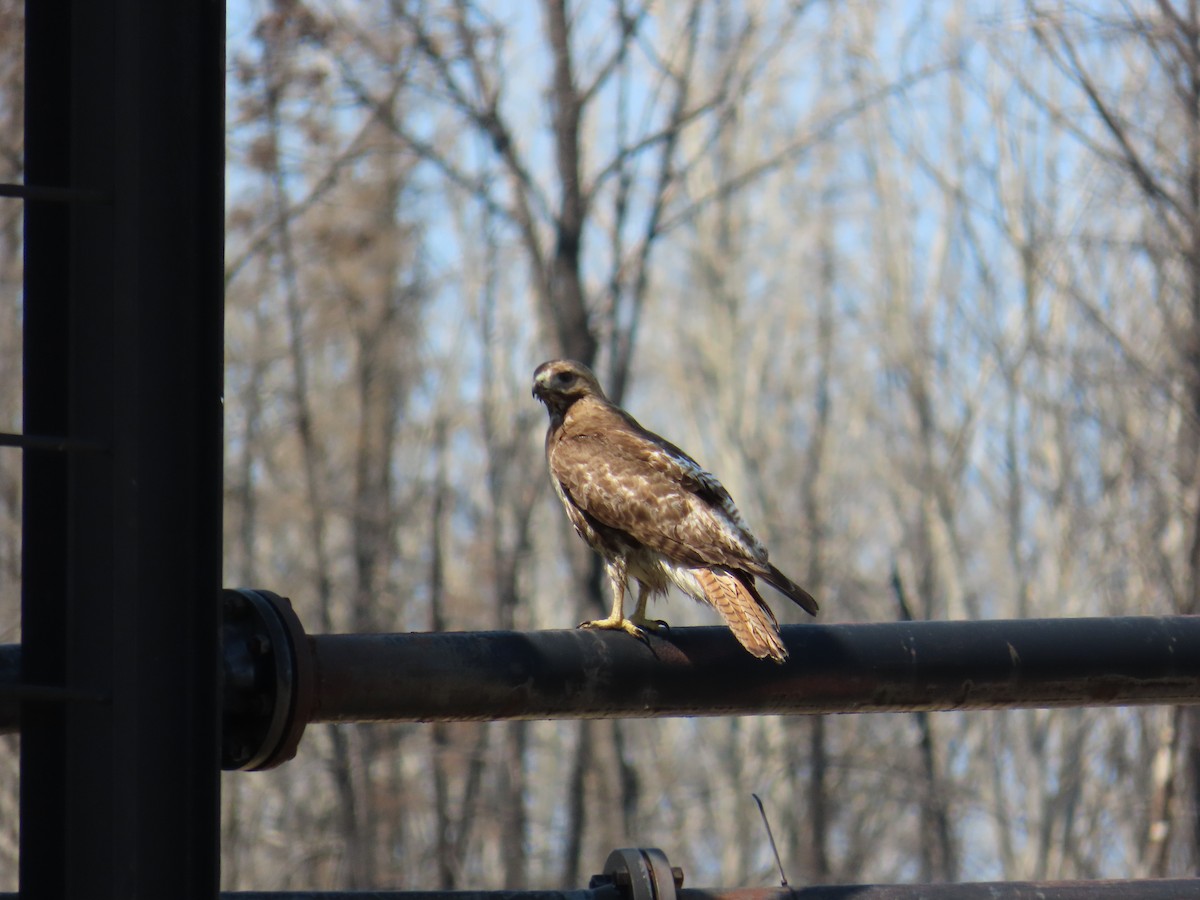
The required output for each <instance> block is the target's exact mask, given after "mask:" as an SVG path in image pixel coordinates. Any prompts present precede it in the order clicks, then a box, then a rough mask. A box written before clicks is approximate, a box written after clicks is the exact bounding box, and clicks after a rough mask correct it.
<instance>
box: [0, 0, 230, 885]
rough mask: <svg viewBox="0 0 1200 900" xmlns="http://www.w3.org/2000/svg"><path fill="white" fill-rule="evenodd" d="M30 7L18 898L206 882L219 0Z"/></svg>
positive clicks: (213, 804)
mask: <svg viewBox="0 0 1200 900" xmlns="http://www.w3.org/2000/svg"><path fill="white" fill-rule="evenodd" d="M26 14H27V18H26V51H27V52H26V84H27V90H26V110H27V112H26V117H27V118H26V161H27V168H26V180H27V183H28V184H29V185H30V186H31V190H28V191H23V192H22V193H23V195H24V197H25V200H24V202H25V204H26V207H25V251H26V255H25V278H26V281H25V297H24V310H25V342H24V358H25V377H24V391H25V395H24V410H25V421H24V431H25V434H26V435H27V436H29V439H28V440H26V441H24V442H22V443H21V444H20V445H21V446H23V447H26V449H25V450H24V451H23V452H24V454H25V456H24V476H23V477H24V491H23V495H24V525H23V528H24V532H23V550H24V560H23V572H22V577H23V588H22V625H23V636H24V646H23V660H22V685H21V687H20V690H19V695H20V697H21V700H22V709H21V716H22V741H21V856H20V879H21V896H22V897H25V898H33V897H54V898H62V897H66V898H71V897H111V898H116V897H151V896H156V897H177V898H201V897H209V898H211V897H215V896H216V894H217V886H218V866H219V855H218V836H219V831H218V823H219V816H218V810H219V765H218V763H219V753H218V748H219V729H220V720H219V709H218V702H217V688H218V679H219V673H220V669H219V654H218V641H219V627H220V626H219V591H220V527H221V514H220V503H221V468H220V467H221V426H222V412H221V365H222V352H221V346H222V344H221V340H222V313H221V309H222V300H221V296H222V289H223V287H222V264H221V260H222V245H223V221H222V219H223V177H224V176H223V158H224V153H223V132H224V129H223V85H224V60H223V55H224V49H223V48H224V2H223V0H181V2H171V3H162V2H159V0H74V2H65V3H53V4H47V3H39V2H30V3H28V4H27V9H26ZM6 202H16V201H6Z"/></svg>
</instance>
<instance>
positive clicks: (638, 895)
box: [589, 847, 683, 900]
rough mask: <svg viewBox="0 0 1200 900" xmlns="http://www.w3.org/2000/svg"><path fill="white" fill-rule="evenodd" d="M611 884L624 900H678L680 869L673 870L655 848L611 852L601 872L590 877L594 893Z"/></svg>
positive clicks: (676, 867)
mask: <svg viewBox="0 0 1200 900" xmlns="http://www.w3.org/2000/svg"><path fill="white" fill-rule="evenodd" d="M605 884H611V885H614V886H615V887H616V888H617V889H618V890H619V891H620V892H621V895H622V897H623V898H624V900H677V897H678V894H677V891H678V890H679V888H681V887H683V870H682V869H680V868H679V867H678V866H675V867H672V865H671V864H670V863H669V862H668V861H667V855H666V854H665V853H663V852H662V851H661V850H659V849H658V848H657V847H629V848H625V849H621V850H614V851H613V852H612V853H610V854H608V859H607V860H605V862H604V872H603V874H601V875H595V876H593V877H592V881H591V884H590V885H589V887H591V888H592V889H593V890H594V889H596V888H597V887H600V886H601V885H605Z"/></svg>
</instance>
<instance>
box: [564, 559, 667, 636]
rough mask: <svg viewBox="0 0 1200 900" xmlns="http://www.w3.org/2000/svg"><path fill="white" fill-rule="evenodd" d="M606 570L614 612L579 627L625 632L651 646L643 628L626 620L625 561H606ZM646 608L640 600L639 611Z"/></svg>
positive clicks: (626, 573)
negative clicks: (610, 586)
mask: <svg viewBox="0 0 1200 900" xmlns="http://www.w3.org/2000/svg"><path fill="white" fill-rule="evenodd" d="M605 568H606V569H608V580H609V582H610V583H611V585H612V594H613V605H612V611H611V612H610V613H609V614H608V616H607V617H606V618H603V619H595V620H593V621H591V622H580V623H579V627H580V628H603V629H605V630H606V631H624V632H625V633H626V634H631V635H633V636H634V637H635V638H637V639H638V640H639V641H641V642H642V643H643V644H645V645H646V646H647V647H648V646H650V641H649V639H648V638H647V637H646V632H645V631H644V630H643V629H642V626H641V625H640V624H639V623H637V622H635V621H633V620H632V619H627V618H625V585H626V582H627V580H628V571H627V569H626V563H625V560H623V559H613V560H606V561H605ZM644 606H645V603H644V601H643V600H639V601H638V609H643V608H644Z"/></svg>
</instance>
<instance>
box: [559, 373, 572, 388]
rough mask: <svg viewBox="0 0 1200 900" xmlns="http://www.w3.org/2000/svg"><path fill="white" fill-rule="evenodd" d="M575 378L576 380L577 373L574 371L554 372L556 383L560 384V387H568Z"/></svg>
mask: <svg viewBox="0 0 1200 900" xmlns="http://www.w3.org/2000/svg"><path fill="white" fill-rule="evenodd" d="M574 380H575V374H574V373H573V372H555V373H554V383H555V384H556V385H558V386H559V387H566V386H567V385H569V384H570V383H571V382H572V381H574Z"/></svg>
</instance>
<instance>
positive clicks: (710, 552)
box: [533, 359, 817, 662]
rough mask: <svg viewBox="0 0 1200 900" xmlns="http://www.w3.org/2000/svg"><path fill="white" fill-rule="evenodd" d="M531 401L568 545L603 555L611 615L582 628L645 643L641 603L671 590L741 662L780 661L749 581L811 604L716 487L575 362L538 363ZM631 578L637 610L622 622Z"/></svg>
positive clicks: (771, 625)
mask: <svg viewBox="0 0 1200 900" xmlns="http://www.w3.org/2000/svg"><path fill="white" fill-rule="evenodd" d="M533 395H534V396H535V397H536V398H537V399H539V400H541V401H542V402H543V403H545V404H546V409H547V411H548V412H549V414H550V427H549V429H548V430H547V432H546V460H547V463H548V464H549V466H550V474H551V478H552V480H553V482H554V489H555V491H556V492H557V493H558V496H559V499H560V500H562V503H563V507H564V508H565V509H566V511H567V516H568V518H569V519H570V520H571V524H572V525H573V526H574V528H575V530H576V531H577V532H578V533H579V536H580V537H582V538H583V539H584V540H585V541H586V542H587V543H588V545H589V546H590V547H591V548H592V549H593V550H595V551H596V552H597V553H599V554H600V555H601V556H602V557H603V558H604V563H605V567H606V569H607V571H608V576H609V580H610V583H611V586H612V592H613V606H612V612H611V613H610V614H609V616H608V617H607V618H605V619H600V620H598V621H595V622H585V623H584V626H586V627H593V628H614V629H621V630H624V631H627V632H629V633H630V634H634V635H636V636H639V637H644V632H643V629H645V628H651V629H654V628H656V627H657V625H658V624H659V623H658V622H656V621H651V620H648V619H647V618H646V601H647V600H648V598H649V596H650V595H652V594H661V593H665V592H666V590H667V588H668V587H669V586H670V585H671V584H675V585H677V586H678V587H679V588H680V589H681V590H683V591H684V592H685V593H687V594H689V595H690V596H692V597H694V598H695V599H696V600H699V601H700V602H702V603H707V604H709V605H710V606H712V607H713V608H714V609H715V610H716V611H717V612H718V613H719V614H720V615H721V618H723V619H724V620H725V622H726V624H727V625H729V627H730V629H731V630H732V631H733V633H734V635H735V636H736V637H737V639H738V640H739V641H740V642H741V644H742V646H743V647H745V648H746V649H747V650H748V651H749V652H750V653H752V654H754V655H755V656H757V657H760V658H764V657H769V658H771V659H773V660H775V661H776V662H783V660H784V659H786V658H787V651H786V649H784V646H783V643H782V641H780V639H779V625H778V622H777V621H776V619H775V616H774V615H773V614H772V612H771V609H770V607H768V606H767V604H766V602H765V601H764V600H763V599H762V597H761V595H760V594H759V593H758V590H757V588H756V587H755V577H756V576H757V577H760V578H762V579H763V580H764V581H766V582H767V583H768V584H770V585H771V586H772V587H774V588H776V589H777V590H778V591H780V593H782V594H784V595H785V596H787V597H789V598H790V599H792V600H793V601H795V602H796V603H797V604H799V605H800V606H801V607H803V608H804V609H805V610H806V611H808V612H810V613H812V614H814V615H815V614H816V612H817V603H816V601H815V600H813V598H812V597H811V596H810V595H809V594H808V592H807V591H805V590H804V589H803V588H801V587H800V586H799V585H797V584H795V583H794V582H793V581H792V580H791V579H790V578H788V577H787V576H786V575H784V574H783V573H782V572H780V571H779V569H777V568H775V566H774V565H772V564H771V563H770V562H769V561H768V559H767V551H766V548H765V547H763V545H762V544H761V543H759V541H758V540H757V539H756V538H755V537H754V535H753V534H751V532H750V529H749V528H748V527H747V525H746V523H745V521H743V519H742V516H741V514H740V513H739V512H738V509H737V506H735V505H734V502H733V499H732V498H731V497H730V496H729V492H728V491H726V490H725V488H724V487H722V485H721V483H720V482H719V481H717V479H716V478H714V477H713V476H712V475H711V474H709V473H708V472H706V471H705V470H704V469H702V468H701V467H700V465H699V464H697V463H696V461H695V460H693V459H692V458H691V457H690V456H688V455H687V454H686V453H684V452H683V451H682V450H680V449H679V448H678V447H676V446H675V445H674V444H672V443H670V442H669V441H666V440H664V439H663V438H661V437H659V436H658V435H656V434H653V433H652V432H649V431H647V430H646V429H644V428H642V426H641V425H639V424H638V423H637V421H636V420H635V419H634V418H633V417H632V416H630V415H629V414H628V413H626V412H625V411H624V410H622V409H621V408H619V407H618V406H616V405H615V404H613V403H612V402H611V401H610V400H609V399H608V398H607V397H606V396H605V395H604V391H603V390H601V388H600V384H599V382H597V380H596V376H595V375H593V374H592V372H591V370H590V369H588V368H587V366H585V365H583V364H582V363H578V362H574V361H572V360H563V359H560V360H552V361H550V362H546V363H542V365H540V366H538V368H537V370H536V371H535V372H534V375H533ZM631 575H632V576H633V577H634V578H635V579H637V581H638V583H639V592H638V602H637V608H636V610H635V611H634V614H633V616H632V617H630V618H626V617H625V615H624V598H625V589H626V585H627V582H628V579H629V576H631Z"/></svg>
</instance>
